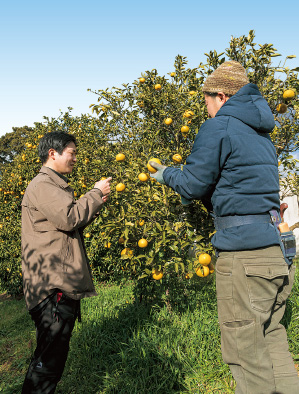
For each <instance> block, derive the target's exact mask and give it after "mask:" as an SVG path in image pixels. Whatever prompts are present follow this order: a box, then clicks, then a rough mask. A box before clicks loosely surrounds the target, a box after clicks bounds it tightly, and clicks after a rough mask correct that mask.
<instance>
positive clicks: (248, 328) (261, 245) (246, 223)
mask: <svg viewBox="0 0 299 394" xmlns="http://www.w3.org/2000/svg"><path fill="white" fill-rule="evenodd" d="M203 92H204V94H205V103H206V106H207V110H208V113H209V116H210V118H211V119H209V120H207V121H206V122H205V123H204V124H203V125H202V126H201V128H200V130H199V132H198V134H197V136H196V138H195V141H194V146H193V149H192V152H191V154H190V155H189V156H188V157H187V160H186V165H185V166H184V167H183V170H180V169H177V168H171V167H165V166H162V165H159V164H157V163H155V162H150V164H151V165H152V166H153V167H155V168H156V169H157V172H156V173H155V174H153V175H152V176H153V177H154V178H156V179H157V181H159V182H161V183H164V184H166V185H168V186H170V187H171V188H172V189H173V190H175V191H176V192H178V193H179V194H180V195H181V196H182V202H183V203H188V202H191V200H193V199H203V198H204V199H207V198H208V199H210V200H211V203H212V206H213V215H214V216H215V228H216V230H217V232H216V234H215V235H214V236H213V238H212V243H213V245H214V247H215V248H216V249H217V251H218V253H219V257H218V260H217V264H216V289H217V303H218V316H219V323H220V328H221V349H222V356H223V360H224V362H225V363H227V364H228V365H229V366H230V369H231V372H232V375H233V376H234V378H235V380H236V383H237V388H236V393H248V394H249V393H250V394H258V393H263V394H268V393H269V394H270V393H283V394H284V393H285V394H295V393H299V381H298V376H297V371H296V369H295V367H294V363H293V360H292V357H291V354H290V352H289V350H288V343H287V336H286V331H285V328H284V327H283V326H282V325H281V324H280V321H281V319H282V317H283V315H284V311H285V305H286V299H287V297H288V296H289V295H290V292H291V289H292V285H293V282H294V274H295V267H294V266H292V265H288V264H287V263H286V261H285V259H284V257H283V254H282V251H281V249H280V246H279V236H278V233H277V231H276V230H275V227H274V225H273V224H272V222H271V216H270V214H269V212H270V211H271V210H275V211H277V212H279V207H280V201H279V179H278V163H277V156H276V151H275V148H274V146H273V143H272V142H271V138H270V136H269V133H270V132H271V131H272V129H273V128H274V125H275V123H274V117H273V114H272V113H271V110H270V108H269V106H268V104H267V102H266V101H265V99H264V98H263V97H262V95H261V93H260V92H259V90H258V88H257V86H256V85H254V84H251V83H249V81H248V78H247V76H246V71H245V69H244V68H243V67H242V66H241V64H240V63H238V62H236V61H228V62H225V63H223V64H222V65H221V66H219V67H218V68H217V69H216V70H215V71H214V72H213V73H212V74H211V75H210V76H209V77H208V78H207V79H206V82H205V84H204V86H203Z"/></svg>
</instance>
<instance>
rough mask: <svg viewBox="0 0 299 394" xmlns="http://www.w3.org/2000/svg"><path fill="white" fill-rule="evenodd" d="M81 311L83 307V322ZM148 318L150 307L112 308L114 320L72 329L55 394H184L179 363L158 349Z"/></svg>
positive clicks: (153, 321)
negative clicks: (66, 359) (176, 393)
mask: <svg viewBox="0 0 299 394" xmlns="http://www.w3.org/2000/svg"><path fill="white" fill-rule="evenodd" d="M86 312H87V311H86V309H85V308H83V319H84V313H86ZM152 316H153V314H152V307H151V306H148V305H144V304H142V303H141V304H139V303H136V304H125V305H123V306H116V308H115V314H114V316H111V317H109V316H108V317H105V318H101V317H100V316H99V319H97V318H96V317H95V318H93V319H91V320H89V321H87V322H83V323H82V325H81V326H80V327H79V326H77V328H78V330H77V332H76V333H74V335H73V338H72V345H71V354H70V357H69V360H68V363H67V367H66V370H65V373H64V377H63V382H61V384H60V386H59V387H58V390H57V393H61V394H66V393H76V394H80V393H87V392H88V394H93V393H130V394H133V393H138V394H140V393H153V394H154V393H155V394H156V393H175V392H184V389H185V388H184V385H183V376H182V375H181V370H182V369H183V368H182V363H181V361H180V360H178V358H177V357H176V356H175V355H174V354H172V353H171V351H168V352H167V350H165V349H161V347H160V345H159V336H158V335H157V336H155V334H157V332H159V328H158V327H157V326H156V327H155V328H154V329H152V328H151V327H152V326H155V325H156V324H157V322H156V321H155V320H153V318H152ZM165 324H169V331H171V327H170V326H171V324H170V323H169V322H168V323H167V322H165V323H164V327H163V330H165ZM145 327H146V329H145V330H144V328H145ZM151 330H152V331H151ZM151 334H152V335H151ZM163 335H164V334H163ZM169 335H170V337H171V335H172V334H171V333H169ZM74 382H76V383H77V384H76V383H74ZM75 384H76V386H74V385H75Z"/></svg>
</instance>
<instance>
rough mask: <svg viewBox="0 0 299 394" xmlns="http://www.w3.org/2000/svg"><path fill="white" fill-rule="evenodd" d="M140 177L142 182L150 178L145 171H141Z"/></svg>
mask: <svg viewBox="0 0 299 394" xmlns="http://www.w3.org/2000/svg"><path fill="white" fill-rule="evenodd" d="M138 179H139V180H140V181H141V182H146V181H147V180H148V175H147V174H145V173H144V172H141V173H140V174H139V175H138Z"/></svg>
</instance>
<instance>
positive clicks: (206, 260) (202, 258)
mask: <svg viewBox="0 0 299 394" xmlns="http://www.w3.org/2000/svg"><path fill="white" fill-rule="evenodd" d="M198 262H199V264H201V265H205V266H207V265H209V264H210V262H211V256H210V255H209V254H207V253H201V254H200V255H199V256H198Z"/></svg>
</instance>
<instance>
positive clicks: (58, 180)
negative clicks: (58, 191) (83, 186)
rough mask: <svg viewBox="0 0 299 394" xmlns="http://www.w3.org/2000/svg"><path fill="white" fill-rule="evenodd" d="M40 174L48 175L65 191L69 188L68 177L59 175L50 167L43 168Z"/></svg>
mask: <svg viewBox="0 0 299 394" xmlns="http://www.w3.org/2000/svg"><path fill="white" fill-rule="evenodd" d="M39 172H40V173H42V174H47V175H48V176H49V177H50V178H51V179H52V180H53V182H55V183H56V184H57V185H58V186H60V187H62V188H64V189H66V188H67V187H68V186H69V185H68V179H67V177H65V176H64V175H62V174H59V173H58V172H56V171H54V170H52V169H51V168H49V167H46V166H42V168H41V169H40V171H39Z"/></svg>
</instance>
